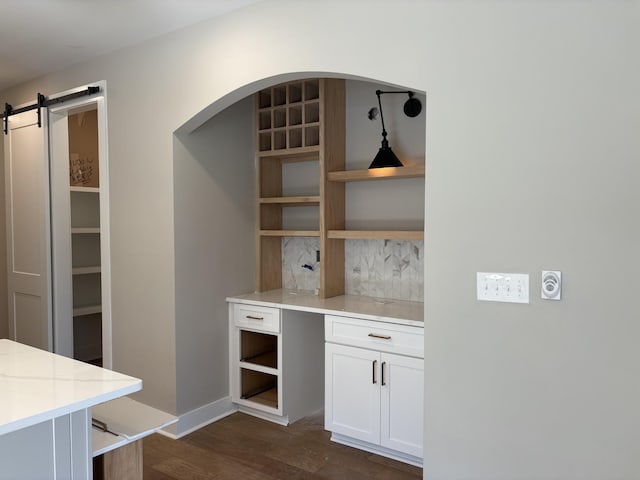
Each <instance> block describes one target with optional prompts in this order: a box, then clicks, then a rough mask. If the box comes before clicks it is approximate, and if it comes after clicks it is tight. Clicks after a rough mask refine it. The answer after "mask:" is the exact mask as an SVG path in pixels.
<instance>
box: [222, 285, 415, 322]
mask: <svg viewBox="0 0 640 480" xmlns="http://www.w3.org/2000/svg"><path fill="white" fill-rule="evenodd" d="M227 301H228V302H232V303H245V304H250V305H261V306H264V307H277V308H285V309H289V310H299V311H304V312H314V313H322V314H329V315H338V316H357V317H359V318H364V319H368V320H374V321H379V322H387V323H395V324H399V325H410V326H414V327H421V328H422V327H424V304H423V303H421V302H409V301H406V300H385V299H381V298H372V297H363V296H359V295H338V296H336V297H330V298H319V297H318V296H317V295H314V294H313V293H312V292H305V291H299V290H287V289H279V290H269V291H266V292H255V293H247V294H242V295H232V296H229V297H227Z"/></svg>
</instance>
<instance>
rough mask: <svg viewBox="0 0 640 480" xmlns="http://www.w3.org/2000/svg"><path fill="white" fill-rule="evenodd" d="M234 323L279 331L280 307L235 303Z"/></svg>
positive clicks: (240, 325) (268, 330)
mask: <svg viewBox="0 0 640 480" xmlns="http://www.w3.org/2000/svg"><path fill="white" fill-rule="evenodd" d="M234 323H235V326H236V327H245V328H251V329H253V330H260V331H263V332H273V333H280V309H279V308H270V307H257V306H254V305H244V304H240V303H236V304H235V305H234Z"/></svg>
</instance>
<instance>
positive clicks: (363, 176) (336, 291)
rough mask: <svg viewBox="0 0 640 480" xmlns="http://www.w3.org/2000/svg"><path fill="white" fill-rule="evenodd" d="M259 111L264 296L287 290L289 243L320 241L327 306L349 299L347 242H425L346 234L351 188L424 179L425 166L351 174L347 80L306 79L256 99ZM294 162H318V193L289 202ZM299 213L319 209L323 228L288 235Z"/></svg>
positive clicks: (384, 234)
mask: <svg viewBox="0 0 640 480" xmlns="http://www.w3.org/2000/svg"><path fill="white" fill-rule="evenodd" d="M255 111H256V124H257V126H258V127H257V131H256V164H257V179H256V184H257V211H258V215H257V228H256V231H257V281H256V290H257V291H265V290H274V289H279V288H281V287H282V256H281V244H282V237H319V238H320V252H321V254H320V288H319V296H320V297H323V298H326V297H332V296H335V295H342V294H344V241H345V240H351V239H368V240H399V241H413V240H422V239H424V232H423V230H422V229H421V230H349V229H347V228H346V225H345V184H346V183H348V182H362V181H380V180H394V179H395V180H397V179H408V178H418V177H424V175H425V166H424V164H417V165H407V166H404V167H389V168H376V169H371V170H345V158H344V152H345V86H344V81H343V80H339V79H305V80H300V81H295V82H290V83H286V84H282V85H276V86H274V87H271V88H268V89H265V90H262V91H260V92H258V93H257V94H256V97H255ZM293 162H318V171H319V175H318V184H317V187H316V189H317V192H308V194H302V195H300V194H296V195H291V196H287V195H283V165H286V164H288V163H293ZM305 193H306V192H305ZM318 193H319V194H318ZM297 207H317V208H318V221H317V223H318V225H317V228H313V226H312V228H309V225H305V226H304V227H302V226H300V227H299V228H296V226H295V225H294V226H293V228H292V226H291V225H287V226H286V228H285V225H284V222H283V213H284V212H285V211H286V209H288V208H297ZM298 218H299V217H298Z"/></svg>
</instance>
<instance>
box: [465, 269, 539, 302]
mask: <svg viewBox="0 0 640 480" xmlns="http://www.w3.org/2000/svg"><path fill="white" fill-rule="evenodd" d="M476 286H477V295H478V297H477V298H478V300H482V301H485V302H509V303H529V274H528V273H492V272H478V273H477V274H476Z"/></svg>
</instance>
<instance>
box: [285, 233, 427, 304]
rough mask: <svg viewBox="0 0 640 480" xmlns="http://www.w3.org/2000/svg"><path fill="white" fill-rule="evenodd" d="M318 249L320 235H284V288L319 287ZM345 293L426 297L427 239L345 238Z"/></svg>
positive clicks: (406, 298)
mask: <svg viewBox="0 0 640 480" xmlns="http://www.w3.org/2000/svg"><path fill="white" fill-rule="evenodd" d="M319 249H320V239H319V238H308V237H285V238H283V239H282V286H283V288H291V289H296V290H315V289H317V288H319V286H320V264H319V262H316V251H317V250H319ZM345 293H346V294H347V295H365V296H368V297H376V298H392V299H396V300H411V301H416V302H422V301H424V242H423V241H422V240H418V241H397V240H345Z"/></svg>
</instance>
